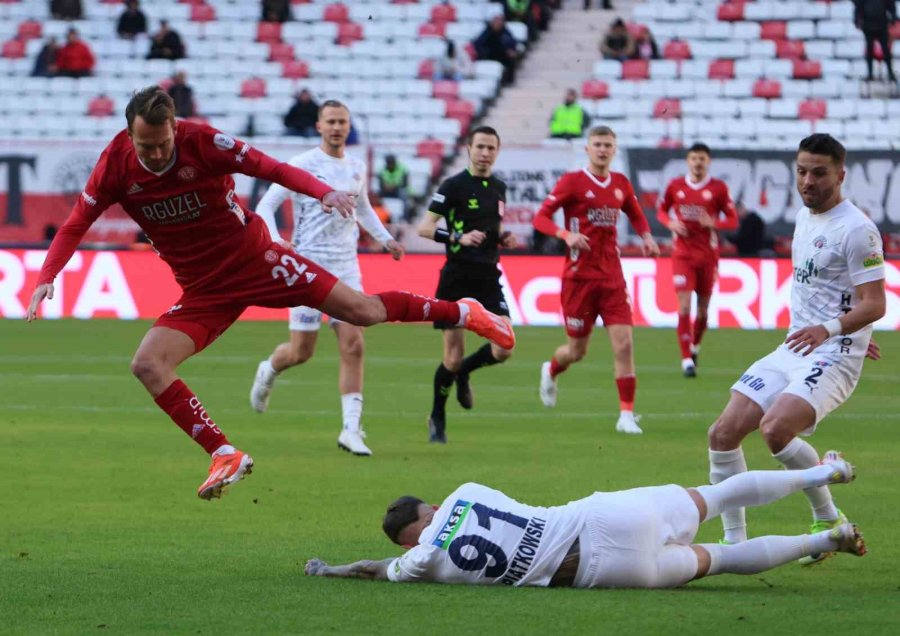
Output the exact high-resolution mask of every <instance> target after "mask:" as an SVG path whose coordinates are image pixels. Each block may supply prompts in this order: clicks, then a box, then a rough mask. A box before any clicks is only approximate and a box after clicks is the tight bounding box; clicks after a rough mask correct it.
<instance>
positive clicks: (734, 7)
mask: <svg viewBox="0 0 900 636" xmlns="http://www.w3.org/2000/svg"><path fill="white" fill-rule="evenodd" d="M716 18H718V19H719V20H722V21H723V22H739V21H741V20H743V19H744V3H743V2H727V1H726V2H723V3H722V4H720V5H719V8H718V9H716Z"/></svg>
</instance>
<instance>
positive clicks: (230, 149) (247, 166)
mask: <svg viewBox="0 0 900 636" xmlns="http://www.w3.org/2000/svg"><path fill="white" fill-rule="evenodd" d="M198 152H199V153H200V156H201V157H203V160H204V161H205V162H206V163H207V165H208V166H209V167H211V168H213V169H214V170H218V171H221V172H222V173H223V174H233V173H235V172H240V173H241V174H246V175H249V176H251V177H258V178H260V179H265V180H266V181H272V182H273V183H277V184H278V185H282V186H284V187H285V188H287V189H288V190H291V191H293V192H298V193H300V194H305V195H307V196H311V197H314V198H316V199H319V200H321V199H322V197H324V196H325V195H326V194H328V193H329V192H331V191H332V190H334V188H332V187H330V186H328V185H327V184H325V183H323V182H321V181H319V180H318V179H316V178H315V177H314V176H313V175H311V174H310V173H309V172H307V171H306V170H301V169H300V168H295V167H294V166H292V165H290V164H287V163H283V162H281V161H278V160H277V159H273V158H272V157H270V156H269V155H267V154H265V153H264V152H261V151H259V150H257V149H256V148H254V147H252V146H251V145H250V144H248V143H247V142H246V141H241V140H240V139H235V138H234V137H231V136H229V135H226V134H225V133H223V132H220V131H218V130H216V129H215V128H210V127H205V128H204V129H203V130H202V132H201V134H200V141H199V147H198Z"/></svg>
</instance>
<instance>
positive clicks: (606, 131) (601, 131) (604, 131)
mask: <svg viewBox="0 0 900 636" xmlns="http://www.w3.org/2000/svg"><path fill="white" fill-rule="evenodd" d="M603 135H608V136H610V137H613V138H615V136H616V132H615V131H614V130H613V129H612V128H610V127H609V126H593V127H592V128H591V129H590V130H589V131H588V134H587V136H588V139H590V138H591V137H601V136H603Z"/></svg>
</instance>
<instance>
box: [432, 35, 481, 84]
mask: <svg viewBox="0 0 900 636" xmlns="http://www.w3.org/2000/svg"><path fill="white" fill-rule="evenodd" d="M444 41H445V43H446V45H447V48H446V49H445V50H444V56H443V57H441V58H438V59H437V60H435V61H434V79H436V80H453V81H456V82H458V81H460V80H461V79H465V78H467V77H472V75H473V71H474V68H473V64H472V60H471V58H469V54H468V53H466V52H465V51H463V52H461V53H460V52H458V51H457V48H456V43H455V42H454V41H453V40H450V39H447V38H445V39H444Z"/></svg>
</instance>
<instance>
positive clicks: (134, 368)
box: [131, 355, 165, 385]
mask: <svg viewBox="0 0 900 636" xmlns="http://www.w3.org/2000/svg"><path fill="white" fill-rule="evenodd" d="M164 371H165V369H164V368H163V365H162V363H161V362H160V360H159V359H157V358H153V357H150V356H144V355H136V356H135V357H134V358H133V359H132V360H131V373H132V374H133V375H134V377H136V378H137V379H138V380H140V381H141V383H142V384H145V385H148V384H153V383H155V382H156V381H158V380H159V378H161V377H162V375H163V373H164Z"/></svg>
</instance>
